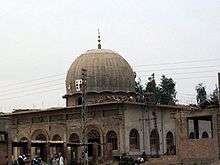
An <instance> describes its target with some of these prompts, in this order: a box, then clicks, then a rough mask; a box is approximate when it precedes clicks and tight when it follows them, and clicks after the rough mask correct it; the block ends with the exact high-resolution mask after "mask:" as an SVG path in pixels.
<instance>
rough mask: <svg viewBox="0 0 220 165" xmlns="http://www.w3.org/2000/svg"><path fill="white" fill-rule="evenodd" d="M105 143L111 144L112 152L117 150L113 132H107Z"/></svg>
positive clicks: (115, 135)
mask: <svg viewBox="0 0 220 165" xmlns="http://www.w3.org/2000/svg"><path fill="white" fill-rule="evenodd" d="M106 139H107V143H111V144H112V150H117V149H118V140H117V134H116V133H115V131H109V132H108V133H107V135H106Z"/></svg>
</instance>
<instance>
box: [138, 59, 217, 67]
mask: <svg viewBox="0 0 220 165" xmlns="http://www.w3.org/2000/svg"><path fill="white" fill-rule="evenodd" d="M219 60H220V58H214V59H206V60H205V59H204V60H190V61H179V62H167V63H159V64H157V63H154V64H146V65H136V66H134V67H142V66H158V65H174V64H184V63H194V62H207V61H219Z"/></svg>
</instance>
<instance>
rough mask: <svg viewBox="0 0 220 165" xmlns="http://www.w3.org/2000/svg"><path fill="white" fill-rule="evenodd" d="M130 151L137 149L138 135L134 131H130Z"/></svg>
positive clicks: (138, 146)
mask: <svg viewBox="0 0 220 165" xmlns="http://www.w3.org/2000/svg"><path fill="white" fill-rule="evenodd" d="M129 142H130V149H131V150H132V149H139V148H140V145H139V133H138V131H137V130H136V129H132V130H131V131H130V134H129Z"/></svg>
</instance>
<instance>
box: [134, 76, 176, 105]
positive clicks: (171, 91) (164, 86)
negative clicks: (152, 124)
mask: <svg viewBox="0 0 220 165" xmlns="http://www.w3.org/2000/svg"><path fill="white" fill-rule="evenodd" d="M140 82H141V81H140V79H139V80H138V81H137V82H136V88H135V89H136V92H138V93H140V94H143V93H151V94H153V95H154V98H155V99H154V100H155V102H156V103H158V104H165V105H168V104H175V102H176V101H177V100H176V89H175V85H176V84H175V82H174V81H173V79H172V78H167V77H166V76H164V75H163V76H162V77H161V82H160V84H159V85H157V84H156V81H155V77H154V74H152V75H151V76H150V77H149V78H148V82H147V83H146V87H145V90H143V89H144V87H143V86H142V85H141V83H140Z"/></svg>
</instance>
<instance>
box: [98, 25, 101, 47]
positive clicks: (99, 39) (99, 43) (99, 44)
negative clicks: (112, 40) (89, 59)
mask: <svg viewBox="0 0 220 165" xmlns="http://www.w3.org/2000/svg"><path fill="white" fill-rule="evenodd" d="M98 49H102V45H101V37H100V31H99V29H98Z"/></svg>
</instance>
